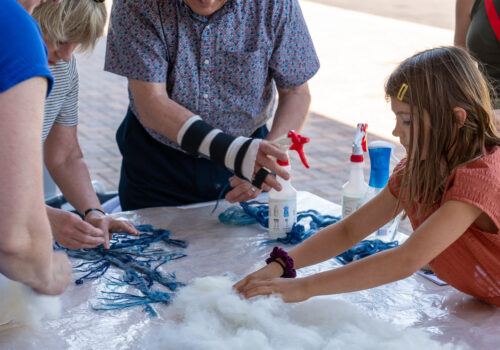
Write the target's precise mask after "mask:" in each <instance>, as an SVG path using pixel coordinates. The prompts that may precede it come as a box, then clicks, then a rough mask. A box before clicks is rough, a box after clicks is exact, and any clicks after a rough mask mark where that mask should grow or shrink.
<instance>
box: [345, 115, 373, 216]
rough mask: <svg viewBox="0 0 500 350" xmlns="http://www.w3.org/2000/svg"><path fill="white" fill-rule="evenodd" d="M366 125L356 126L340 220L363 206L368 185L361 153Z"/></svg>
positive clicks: (364, 144)
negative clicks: (349, 171) (349, 172)
mask: <svg viewBox="0 0 500 350" xmlns="http://www.w3.org/2000/svg"><path fill="white" fill-rule="evenodd" d="M367 128H368V124H358V128H357V130H356V135H355V136H354V141H353V143H352V154H351V174H350V177H349V181H347V182H346V183H345V184H344V186H342V218H343V219H344V218H346V217H348V216H349V215H351V214H352V213H353V212H354V211H356V210H357V209H358V208H359V207H361V205H363V202H364V199H365V195H366V191H367V190H368V184H367V183H366V182H365V177H364V174H363V170H364V158H363V151H364V152H367V148H366V129H367Z"/></svg>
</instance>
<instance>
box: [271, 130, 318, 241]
mask: <svg viewBox="0 0 500 350" xmlns="http://www.w3.org/2000/svg"><path fill="white" fill-rule="evenodd" d="M308 142H309V138H308V137H302V136H301V135H299V134H298V133H297V132H295V131H294V130H290V131H289V132H288V134H287V135H286V136H282V137H280V138H278V139H276V140H274V141H272V143H273V144H274V145H276V146H277V147H279V148H280V149H281V150H282V151H286V152H287V155H288V150H289V149H290V150H293V151H297V153H298V154H299V156H300V160H301V161H302V163H303V164H304V166H305V167H306V168H309V164H307V160H306V156H305V154H304V144H305V143H308ZM277 163H278V164H279V165H280V166H281V167H283V168H284V169H285V170H286V171H288V173H290V172H291V170H292V167H291V166H290V159H288V160H287V161H286V162H283V161H280V160H277ZM276 179H277V180H278V182H279V183H280V185H281V191H276V190H274V189H271V191H269V237H270V238H271V239H276V238H282V237H286V234H287V233H288V232H290V231H291V230H292V227H293V225H294V224H295V223H296V221H297V190H295V188H294V187H293V186H292V183H291V181H290V180H285V179H283V178H281V177H279V176H277V177H276Z"/></svg>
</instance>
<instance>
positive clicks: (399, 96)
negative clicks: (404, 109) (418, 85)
mask: <svg viewBox="0 0 500 350" xmlns="http://www.w3.org/2000/svg"><path fill="white" fill-rule="evenodd" d="M407 90H408V84H405V83H403V84H401V87H400V88H399V91H398V94H397V95H396V98H397V99H398V100H399V101H401V102H403V99H404V98H405V94H406V91H407Z"/></svg>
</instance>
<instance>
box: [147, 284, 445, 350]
mask: <svg viewBox="0 0 500 350" xmlns="http://www.w3.org/2000/svg"><path fill="white" fill-rule="evenodd" d="M232 284H233V282H232V281H231V280H230V279H229V278H226V277H205V278H200V279H196V280H194V281H193V282H192V283H191V284H190V285H189V286H187V287H185V288H183V289H182V290H180V291H179V293H178V295H177V296H176V298H175V299H174V302H173V304H172V305H171V306H169V307H168V312H169V316H168V318H169V320H168V321H165V320H157V321H155V322H154V323H153V324H152V328H151V331H150V332H148V333H147V334H146V335H145V338H144V347H145V348H146V349H155V350H159V349H167V350H170V349H171V350H173V349H183V350H191V349H192V350H199V349H203V350H211V349H214V350H215V349H217V350H226V349H227V350H229V349H231V350H232V349H236V350H239V349H249V350H256V349H257V350H270V349H280V350H281V349H294V350H300V349H304V350H316V349H318V350H319V349H321V350H328V349H350V350H361V349H370V350H376V349H381V350H382V349H383V350H391V349H397V350H400V349H404V350H412V349H415V350H421V349H425V350H433V349H436V350H437V349H439V350H443V349H454V348H455V347H453V345H451V344H445V345H443V344H440V343H438V342H437V341H434V340H432V339H430V337H429V335H428V334H427V333H425V332H424V331H422V330H418V329H412V328H408V329H401V328H398V327H396V326H395V325H393V324H390V323H387V322H383V321H380V320H375V319H372V318H370V317H369V316H367V315H366V314H364V313H362V312H361V311H360V310H359V309H358V308H357V307H355V306H354V305H352V304H350V303H347V302H343V301H340V300H332V299H325V298H313V299H311V300H308V301H306V302H303V303H298V304H285V303H284V302H283V301H282V300H281V299H279V298H277V297H271V298H266V297H258V298H254V299H251V300H243V299H241V298H240V297H239V296H238V295H236V294H235V293H234V292H233V291H232V289H231V286H232ZM173 320H175V321H173Z"/></svg>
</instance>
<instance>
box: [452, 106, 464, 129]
mask: <svg viewBox="0 0 500 350" xmlns="http://www.w3.org/2000/svg"><path fill="white" fill-rule="evenodd" d="M453 115H454V116H455V121H456V122H457V124H458V128H459V129H460V128H461V127H462V126H464V123H465V119H466V118H467V112H466V111H465V109H463V108H461V107H454V108H453Z"/></svg>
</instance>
